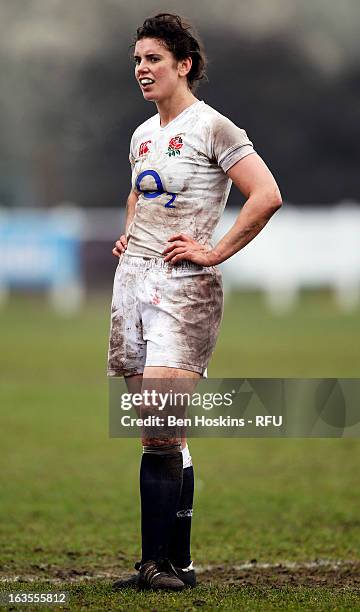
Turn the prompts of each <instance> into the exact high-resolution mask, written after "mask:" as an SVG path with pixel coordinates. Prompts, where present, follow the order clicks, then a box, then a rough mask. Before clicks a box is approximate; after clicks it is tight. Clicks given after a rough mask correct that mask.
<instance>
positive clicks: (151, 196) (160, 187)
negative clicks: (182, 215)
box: [136, 170, 176, 208]
mask: <svg viewBox="0 0 360 612" xmlns="http://www.w3.org/2000/svg"><path fill="white" fill-rule="evenodd" d="M145 176H152V177H153V179H154V181H155V183H156V187H157V190H156V191H142V189H141V181H142V180H143V179H144V178H145ZM136 189H137V190H138V191H141V193H142V194H143V196H144V198H146V199H147V200H153V199H154V198H158V197H159V196H160V195H162V194H163V193H167V194H168V195H169V196H171V199H170V200H169V201H168V202H166V204H164V206H165V208H176V206H173V202H175V199H176V194H175V193H170V192H169V191H165V189H164V187H163V184H162V182H161V178H160V176H159V175H158V173H157V172H156V171H155V170H144V172H140V174H139V176H138V177H137V179H136Z"/></svg>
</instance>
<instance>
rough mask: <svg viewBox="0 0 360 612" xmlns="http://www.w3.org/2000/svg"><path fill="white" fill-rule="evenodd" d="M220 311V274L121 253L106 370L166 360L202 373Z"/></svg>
mask: <svg viewBox="0 0 360 612" xmlns="http://www.w3.org/2000/svg"><path fill="white" fill-rule="evenodd" d="M222 312H223V291H222V281H221V274H220V272H219V270H217V268H215V267H206V268H205V267H202V266H198V265H197V264H193V263H191V262H188V261H183V262H180V263H179V264H175V265H171V264H170V263H168V262H164V260H163V259H161V258H144V257H133V256H130V255H128V254H127V253H124V254H123V255H122V256H121V258H120V261H119V265H118V267H117V269H116V272H115V279H114V290H113V300H112V306H111V329H110V341H109V354H108V376H132V375H134V374H142V373H143V371H144V368H145V366H166V367H169V368H181V369H184V370H190V371H193V372H198V373H199V374H201V375H203V374H204V372H205V370H206V368H207V365H208V362H209V360H210V357H211V355H212V352H213V350H214V348H215V343H216V339H217V335H218V332H219V327H220V323H221V318H222Z"/></svg>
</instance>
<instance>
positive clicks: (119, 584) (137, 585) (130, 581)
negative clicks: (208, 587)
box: [112, 562, 196, 590]
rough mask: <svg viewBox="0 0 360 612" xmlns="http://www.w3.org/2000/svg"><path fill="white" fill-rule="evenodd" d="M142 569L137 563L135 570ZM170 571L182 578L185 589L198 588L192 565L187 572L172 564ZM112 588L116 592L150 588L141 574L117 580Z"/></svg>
mask: <svg viewBox="0 0 360 612" xmlns="http://www.w3.org/2000/svg"><path fill="white" fill-rule="evenodd" d="M140 567H141V563H139V562H138V563H135V569H137V570H138V571H139V570H140ZM170 570H171V573H173V575H175V577H178V578H180V580H181V581H182V582H183V583H184V586H185V587H190V588H193V587H195V586H196V573H195V570H194V569H193V566H192V563H191V565H190V566H189V569H187V570H185V571H184V570H183V569H181V568H178V567H174V566H173V565H172V564H170ZM112 586H113V589H115V590H122V589H128V588H130V589H144V588H149V587H148V586H146V585H144V583H143V581H142V580H141V578H140V573H138V574H133V575H132V576H129V578H125V579H120V580H116V582H114V583H113V585H112Z"/></svg>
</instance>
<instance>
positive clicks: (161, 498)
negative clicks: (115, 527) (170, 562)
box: [140, 450, 183, 563]
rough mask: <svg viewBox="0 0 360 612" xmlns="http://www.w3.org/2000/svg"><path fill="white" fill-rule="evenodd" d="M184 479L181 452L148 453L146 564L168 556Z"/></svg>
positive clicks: (144, 466) (144, 473) (144, 469)
mask: <svg viewBox="0 0 360 612" xmlns="http://www.w3.org/2000/svg"><path fill="white" fill-rule="evenodd" d="M182 479H183V459H182V454H181V451H180V450H179V451H177V450H176V452H172V453H171V454H158V453H155V452H144V454H143V456H142V461H141V468H140V495H141V535H142V563H145V562H146V561H150V560H153V561H158V560H159V559H163V558H167V556H168V546H169V538H170V534H171V529H172V526H173V523H174V521H175V516H176V512H177V509H178V506H179V500H180V494H181V487H182Z"/></svg>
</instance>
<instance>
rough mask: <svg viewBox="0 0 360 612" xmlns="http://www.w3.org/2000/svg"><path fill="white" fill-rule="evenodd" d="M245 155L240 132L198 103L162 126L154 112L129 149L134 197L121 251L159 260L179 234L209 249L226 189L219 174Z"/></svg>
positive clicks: (249, 145) (228, 184)
mask: <svg viewBox="0 0 360 612" xmlns="http://www.w3.org/2000/svg"><path fill="white" fill-rule="evenodd" d="M251 153H254V149H253V145H252V143H251V142H250V140H249V139H248V137H247V135H246V132H245V131H244V130H243V129H240V128H238V127H237V126H236V125H234V123H232V122H231V121H230V120H229V119H227V118H226V117H224V116H223V115H221V114H220V113H218V112H217V111H216V110H214V109H213V108H211V107H210V106H208V105H207V104H205V102H203V101H198V102H195V103H194V104H192V105H191V106H189V107H187V108H186V109H185V110H184V111H183V112H182V113H181V114H180V115H178V116H177V117H176V118H175V119H174V120H173V121H171V122H170V123H168V124H167V125H166V126H165V127H163V128H162V127H161V126H160V117H159V115H158V114H157V115H155V116H153V117H151V118H150V119H148V120H147V121H145V122H144V123H142V124H141V125H140V126H139V127H138V128H137V129H136V130H135V132H134V134H133V136H132V139H131V145H130V163H131V166H132V187H133V189H134V190H136V191H138V192H139V193H140V195H139V198H138V201H137V203H136V209H135V216H134V219H133V221H132V223H131V225H130V227H129V229H128V236H127V237H128V249H127V253H128V254H129V255H133V256H138V257H160V256H161V254H162V252H163V251H164V249H165V248H166V247H167V246H168V242H167V241H168V239H169V238H170V236H172V235H173V234H177V233H180V232H182V233H184V234H188V235H189V236H191V237H192V238H194V239H195V240H197V241H198V242H199V243H200V244H209V245H211V237H212V234H213V232H214V229H215V227H216V225H217V223H218V221H219V218H220V216H221V214H222V212H223V210H224V207H225V204H226V201H227V199H228V196H229V192H230V187H231V180H230V179H229V178H228V176H227V175H226V174H225V173H226V172H227V171H228V170H229V169H230V168H231V167H232V166H233V165H234V164H235V163H236V162H238V161H239V160H240V159H242V158H243V157H245V156H246V155H250V154H251Z"/></svg>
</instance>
